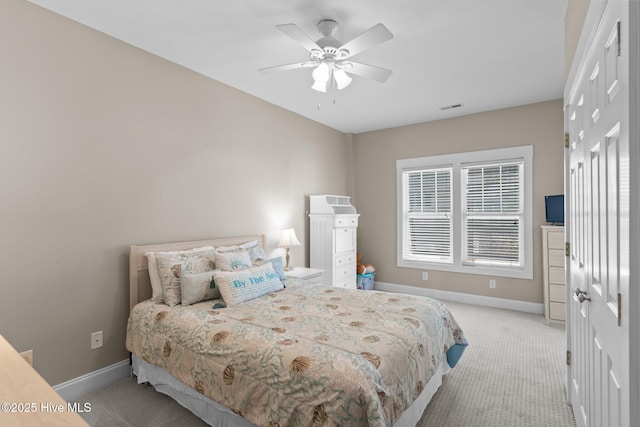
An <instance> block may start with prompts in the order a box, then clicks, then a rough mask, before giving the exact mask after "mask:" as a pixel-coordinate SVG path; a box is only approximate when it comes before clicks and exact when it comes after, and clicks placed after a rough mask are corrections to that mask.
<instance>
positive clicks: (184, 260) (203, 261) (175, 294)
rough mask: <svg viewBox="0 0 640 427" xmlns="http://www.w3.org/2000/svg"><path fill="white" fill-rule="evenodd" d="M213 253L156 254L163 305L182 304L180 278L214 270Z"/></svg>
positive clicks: (211, 251) (210, 251)
mask: <svg viewBox="0 0 640 427" xmlns="http://www.w3.org/2000/svg"><path fill="white" fill-rule="evenodd" d="M214 261H215V251H213V250H209V251H204V252H192V253H183V254H179V255H174V254H159V253H157V254H156V264H157V265H158V275H159V276H160V282H161V283H162V292H163V293H164V303H165V304H167V305H169V306H173V305H176V304H180V303H181V302H182V290H181V288H180V276H181V275H182V274H185V273H204V272H205V271H211V270H213V269H214Z"/></svg>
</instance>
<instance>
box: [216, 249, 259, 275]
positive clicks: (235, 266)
mask: <svg viewBox="0 0 640 427" xmlns="http://www.w3.org/2000/svg"><path fill="white" fill-rule="evenodd" d="M252 266H253V263H252V262H251V255H249V252H247V251H246V250H244V249H240V250H235V251H231V252H220V251H218V250H216V268H217V269H219V270H224V271H237V270H244V269H247V268H250V267H252Z"/></svg>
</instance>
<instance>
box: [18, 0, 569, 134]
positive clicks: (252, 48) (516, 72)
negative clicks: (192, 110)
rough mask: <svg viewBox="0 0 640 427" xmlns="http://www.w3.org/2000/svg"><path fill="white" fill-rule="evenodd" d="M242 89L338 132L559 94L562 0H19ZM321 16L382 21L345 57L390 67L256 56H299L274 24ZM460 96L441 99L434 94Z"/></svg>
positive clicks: (362, 25) (307, 23) (312, 26)
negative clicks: (332, 84) (344, 74)
mask: <svg viewBox="0 0 640 427" xmlns="http://www.w3.org/2000/svg"><path fill="white" fill-rule="evenodd" d="M30 1H31V2H32V3H35V4H38V5H40V6H43V7H45V8H47V9H50V10H52V11H54V12H57V13H59V14H61V15H64V16H67V17H69V18H71V19H73V20H75V21H78V22H81V23H83V24H85V25H87V26H89V27H92V28H94V29H96V30H98V31H102V32H104V33H106V34H109V35H111V36H113V37H115V38H117V39H120V40H123V41H125V42H127V43H129V44H131V45H133V46H137V47H139V48H141V49H144V50H146V51H148V52H151V53H153V54H155V55H158V56H160V57H163V58H166V59H168V60H169V61H172V62H175V63H177V64H180V65H182V66H184V67H186V68H189V69H192V70H194V71H197V72H198V73H201V74H203V75H206V76H209V77H211V78H213V79H215V80H218V81H220V82H223V83H226V84H228V85H230V86H233V87H235V88H237V89H240V90H242V91H244V92H247V93H249V94H252V95H254V96H257V97H258V98H262V99H264V100H266V101H268V102H270V103H273V104H275V105H279V106H280V107H283V108H285V109H287V110H291V111H293V112H296V113H298V114H300V115H302V116H305V117H308V118H309V119H311V120H314V121H317V122H320V123H323V124H325V125H327V126H330V127H332V128H334V129H337V130H340V131H342V132H345V133H360V132H365V131H370V130H377V129H383V128H389V127H395V126H402V125H406V124H411V123H419V122H425V121H431V120H438V119H443V118H448V117H454V116H459V115H464V114H470V113H476V112H480V111H488V110H494V109H499V108H506V107H511V106H516V105H523V104H530V103H534V102H541V101H546V100H551V99H559V98H562V93H563V86H564V42H563V40H564V15H565V12H566V8H567V2H568V0H482V1H479V0H395V1H390V0H229V1H215V0H30ZM325 18H331V19H334V20H336V21H338V23H339V24H340V25H341V29H342V34H338V37H337V38H338V39H339V40H341V41H343V42H346V41H348V40H349V39H351V38H353V37H354V36H356V35H357V34H359V33H361V32H362V31H364V30H366V29H368V28H369V27H371V26H373V25H375V24H377V23H378V22H381V23H383V24H384V25H385V26H386V27H387V28H388V29H389V30H390V31H391V32H392V33H393V34H394V38H393V39H392V40H390V41H388V42H386V43H384V44H381V45H378V46H376V47H373V48H372V49H370V50H368V51H365V52H363V53H360V54H358V55H355V56H354V57H353V60H355V61H358V62H364V63H367V64H371V65H376V66H379V67H383V68H388V69H391V70H393V75H392V76H391V77H390V78H389V79H388V80H387V81H386V82H385V83H377V82H374V81H370V80H367V79H364V78H361V77H357V76H355V77H354V78H353V82H352V83H351V85H350V86H348V87H347V88H345V89H344V90H342V91H334V92H332V93H327V94H321V93H318V92H316V91H314V90H311V88H310V86H311V83H312V79H311V69H308V68H307V69H299V70H290V71H281V72H277V73H270V74H266V73H261V72H259V71H257V70H258V69H259V68H264V67H269V66H275V65H281V64H288V63H293V62H299V61H306V60H307V59H308V52H307V51H306V50H304V49H303V48H302V47H300V46H299V45H297V44H296V43H295V42H294V41H293V40H292V39H290V38H289V37H287V36H286V35H284V34H283V33H281V32H280V31H278V30H277V29H276V25H277V24H284V23H295V24H297V25H298V26H299V27H300V28H302V30H303V31H305V32H306V33H307V34H308V35H309V36H311V38H313V39H314V40H315V39H317V38H319V37H320V34H319V33H318V32H317V29H316V23H317V22H318V21H319V20H320V19H325ZM459 103H461V104H463V107H462V108H458V109H451V110H447V111H442V110H441V109H440V108H441V107H443V106H448V105H453V104H459Z"/></svg>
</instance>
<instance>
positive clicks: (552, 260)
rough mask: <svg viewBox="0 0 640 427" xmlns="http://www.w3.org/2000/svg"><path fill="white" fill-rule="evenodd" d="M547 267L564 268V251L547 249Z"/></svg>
mask: <svg viewBox="0 0 640 427" xmlns="http://www.w3.org/2000/svg"><path fill="white" fill-rule="evenodd" d="M549 266H550V267H563V268H564V250H562V249H549Z"/></svg>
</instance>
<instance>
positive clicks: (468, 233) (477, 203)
mask: <svg viewBox="0 0 640 427" xmlns="http://www.w3.org/2000/svg"><path fill="white" fill-rule="evenodd" d="M523 167H524V162H523V161H511V162H507V163H502V164H488V165H487V164H484V165H471V166H465V165H463V166H462V168H461V169H462V183H463V209H462V216H463V259H462V262H463V263H464V264H466V265H490V266H504V267H521V266H522V265H523V262H524V253H523V248H522V242H523V241H524V237H523V223H524V201H523V199H524V191H523V189H524V188H523Z"/></svg>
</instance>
